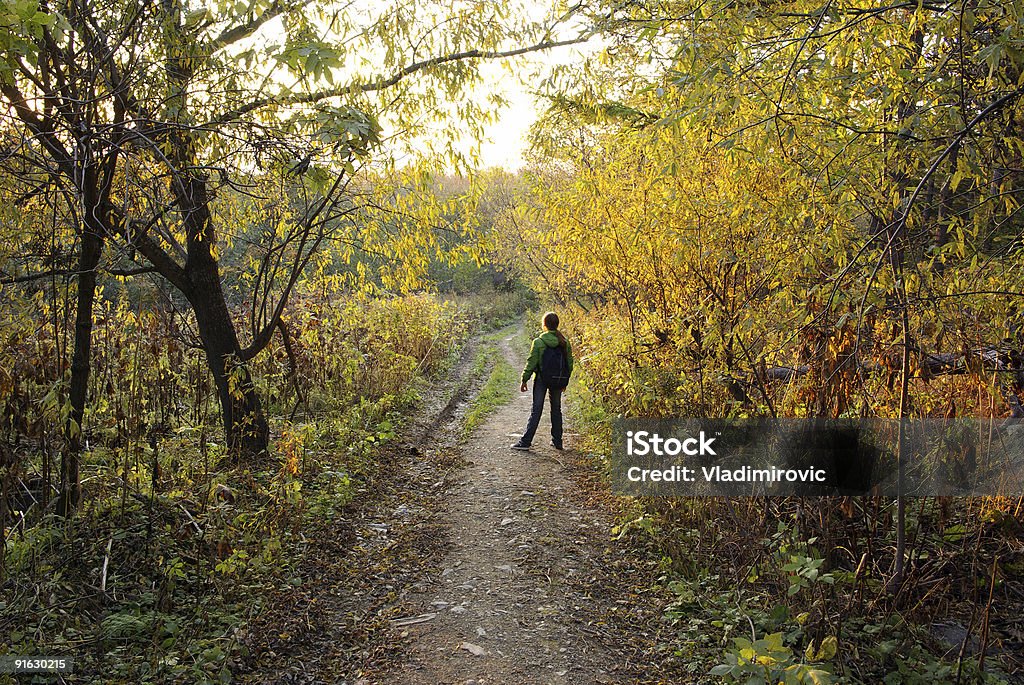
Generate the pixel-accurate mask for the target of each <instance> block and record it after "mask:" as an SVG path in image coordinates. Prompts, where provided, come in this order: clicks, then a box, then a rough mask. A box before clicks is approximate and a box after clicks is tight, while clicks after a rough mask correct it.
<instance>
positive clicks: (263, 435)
mask: <svg viewBox="0 0 1024 685" xmlns="http://www.w3.org/2000/svg"><path fill="white" fill-rule="evenodd" d="M189 277H190V280H191V281H192V285H193V292H192V293H191V296H190V297H189V301H190V302H191V304H192V310H193V311H194V312H195V315H196V324H197V325H198V327H199V336H200V338H201V339H202V341H203V350H204V351H205V352H206V363H207V365H208V366H209V368H210V372H211V373H212V374H213V380H214V382H215V383H216V384H217V395H218V397H219V398H220V408H221V419H222V421H223V423H224V434H225V436H226V438H227V442H228V449H229V451H230V452H231V453H232V454H233V455H234V456H235V457H236V458H238V457H248V456H255V455H257V454H260V453H263V452H265V451H266V450H267V445H268V441H269V429H268V427H267V420H266V417H265V416H264V414H263V407H262V404H261V402H260V398H259V395H258V394H257V392H256V388H255V386H254V385H253V382H252V376H251V375H250V373H249V368H248V367H247V366H246V365H245V364H244V363H243V362H242V361H241V357H240V353H241V348H240V346H239V344H238V335H237V334H236V333H235V327H234V323H233V322H232V320H231V313H230V311H229V310H228V306H227V302H226V300H225V299H224V291H223V289H222V288H221V283H220V273H219V269H218V267H217V263H216V261H212V260H211V262H209V263H207V264H204V265H203V266H201V267H199V266H195V265H192V268H190V269H189Z"/></svg>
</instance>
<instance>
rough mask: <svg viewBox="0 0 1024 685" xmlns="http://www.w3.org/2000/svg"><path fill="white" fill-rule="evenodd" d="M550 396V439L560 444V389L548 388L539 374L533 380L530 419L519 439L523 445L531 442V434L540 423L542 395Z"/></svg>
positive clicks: (542, 407) (542, 406)
mask: <svg viewBox="0 0 1024 685" xmlns="http://www.w3.org/2000/svg"><path fill="white" fill-rule="evenodd" d="M545 395H548V396H550V397H551V440H552V442H554V443H555V444H556V445H559V446H561V444H562V391H561V389H559V388H549V387H547V386H546V385H544V381H543V380H541V377H540V376H536V377H535V378H534V381H533V408H532V409H531V410H530V420H529V421H528V422H527V424H526V432H525V433H523V437H522V439H521V440H520V441H519V442H521V443H522V444H524V445H529V444H531V443H532V442H533V436H534V434H536V432H537V426H539V425H540V417H541V415H542V414H543V413H544V396H545Z"/></svg>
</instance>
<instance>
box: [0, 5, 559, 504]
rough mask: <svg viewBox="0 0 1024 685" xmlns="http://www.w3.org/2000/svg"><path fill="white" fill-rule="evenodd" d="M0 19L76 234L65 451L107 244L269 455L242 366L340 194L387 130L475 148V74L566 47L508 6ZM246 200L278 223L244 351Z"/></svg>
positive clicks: (197, 10) (21, 96) (133, 9)
mask: <svg viewBox="0 0 1024 685" xmlns="http://www.w3.org/2000/svg"><path fill="white" fill-rule="evenodd" d="M0 11H2V13H3V15H4V22H3V27H4V28H3V30H2V34H0V46H2V49H3V60H2V62H0V78H2V88H0V91H2V95H3V101H4V105H5V106H6V114H7V121H6V125H7V127H8V128H9V129H10V130H12V131H15V134H16V135H15V139H16V140H17V141H19V142H18V143H17V146H18V149H19V150H21V151H24V152H27V151H31V155H27V154H26V155H22V156H23V157H25V158H27V157H29V156H31V157H32V158H33V159H38V160H39V161H40V164H39V167H38V169H37V172H38V173H39V174H41V175H44V176H45V177H46V178H47V179H49V180H50V181H51V182H53V183H54V184H57V185H59V186H60V187H61V188H63V189H64V190H65V192H67V193H70V194H71V196H72V197H73V199H74V201H75V203H76V204H77V205H78V215H79V216H80V217H81V219H82V223H81V225H80V226H79V228H78V235H79V247H78V267H77V269H76V274H77V278H78V289H77V298H78V302H77V314H76V316H77V323H76V332H77V335H76V343H75V351H74V362H73V364H72V366H73V368H74V372H73V374H72V382H71V405H72V409H71V417H70V420H69V427H68V434H69V437H70V443H71V450H70V451H71V453H72V454H73V453H74V452H76V451H77V447H78V445H77V442H76V438H75V436H76V435H77V434H78V432H79V431H80V430H81V418H82V416H83V408H84V404H85V388H86V387H87V383H86V381H87V379H88V360H89V335H90V326H91V324H90V322H91V303H92V301H93V298H94V289H95V273H96V270H97V267H98V265H99V264H100V263H101V260H102V258H103V257H102V253H103V249H104V245H106V244H111V245H112V246H114V248H115V250H114V254H115V255H116V259H118V260H122V261H123V260H126V259H127V260H128V261H129V262H132V263H130V264H127V265H125V266H126V267H131V268H134V269H137V270H145V271H150V272H152V273H153V274H155V275H156V276H157V277H159V278H160V279H163V280H164V281H166V282H167V283H169V284H170V285H171V286H173V288H175V289H176V290H177V291H178V292H180V293H181V295H182V296H183V297H184V298H185V300H187V302H188V304H189V306H190V307H191V310H192V312H193V313H194V316H195V320H196V323H197V327H198V331H199V335H200V337H201V340H202V345H203V348H204V350H205V351H206V357H207V361H208V365H209V367H210V371H211V373H212V375H213V377H214V379H215V381H216V384H217V388H218V391H219V396H220V403H221V410H222V415H223V423H224V430H225V434H226V438H227V441H228V444H229V445H230V447H231V448H232V449H233V450H234V451H236V452H237V453H240V454H254V453H258V452H261V451H263V450H264V449H265V448H266V445H267V423H266V418H265V416H264V413H263V411H262V408H261V406H260V399H259V397H258V395H257V393H256V391H255V389H254V386H253V382H252V378H251V376H250V372H249V370H248V366H247V362H248V361H249V360H250V359H251V358H252V357H253V356H254V355H256V354H258V353H259V351H260V350H261V349H262V348H263V347H264V346H265V345H266V344H267V343H268V341H269V340H270V339H271V337H272V336H273V334H274V332H275V330H276V329H277V326H278V322H279V321H280V316H281V314H282V312H283V311H284V308H285V306H286V303H287V301H288V296H289V294H290V292H291V289H292V286H294V284H295V282H296V280H297V278H298V275H299V274H300V273H301V272H302V270H303V268H304V267H305V266H306V265H307V264H308V263H309V261H310V259H311V258H312V256H313V255H314V254H315V253H316V252H317V250H318V249H320V248H321V247H322V246H323V245H324V244H325V243H327V242H328V241H330V240H331V237H332V232H333V231H334V230H336V229H337V227H338V226H339V225H340V224H341V223H343V219H344V217H346V216H348V215H349V214H350V213H351V209H352V206H351V202H350V201H349V198H348V196H347V195H346V193H345V189H346V186H347V184H348V183H349V181H350V179H351V178H352V177H353V176H354V174H356V173H357V170H358V167H359V164H360V162H361V161H362V160H365V159H366V158H367V156H368V155H369V154H370V153H371V151H372V150H374V149H375V148H376V146H378V145H379V143H380V141H381V133H382V131H386V132H387V133H388V135H391V136H396V135H410V136H415V135H417V134H422V133H423V132H424V131H425V130H426V127H428V126H429V125H430V124H431V123H433V122H436V121H438V120H439V119H441V118H444V117H447V116H450V115H454V116H457V117H459V118H460V119H461V120H462V121H464V122H467V126H468V127H469V129H470V133H472V132H473V130H478V128H479V125H480V122H481V121H482V120H483V119H485V118H486V116H487V113H486V111H484V110H482V109H481V106H478V105H477V104H475V103H474V101H473V100H472V99H456V98H455V95H456V94H457V93H459V92H461V91H463V89H465V88H468V87H471V86H472V84H473V83H475V82H476V81H477V80H478V76H477V72H476V66H477V64H478V62H479V61H480V60H483V59H497V58H506V57H513V56H515V55H519V54H522V53H524V52H528V51H531V50H541V49H545V48H548V47H551V46H553V45H558V44H560V42H566V41H565V40H563V41H559V40H558V39H557V38H556V37H555V34H554V31H555V30H556V28H557V26H558V20H557V19H555V18H551V19H545V20H544V21H541V22H534V21H530V20H527V19H524V18H522V17H521V16H520V15H519V14H518V13H517V12H514V11H511V10H510V9H509V8H508V7H507V6H505V5H504V4H501V3H497V4H475V3H465V4H457V5H455V6H451V5H449V4H447V3H435V2H416V3H404V2H403V3H388V4H378V5H373V6H367V7H363V6H354V5H351V4H348V5H336V4H335V3H331V2H309V1H301V2H287V1H285V0H253V1H252V2H241V3H236V2H218V3H214V4H213V5H209V6H208V5H203V4H199V5H197V4H193V3H189V2H185V1H183V0H165V1H161V2H157V3H133V2H122V1H120V0H110V1H109V2H104V3H84V2H78V1H72V2H65V3H56V4H55V3H47V4H40V3H37V2H33V1H32V0H17V1H11V2H5V3H4V4H3V6H2V9H0ZM567 40H570V41H571V40H576V38H570V39H567ZM448 102H456V103H457V104H456V105H452V106H449V105H448V104H446V103H448ZM447 130H448V131H449V132H450V133H449V134H448V135H441V136H434V137H433V138H432V139H433V140H435V141H439V145H438V147H439V151H441V152H449V153H452V154H455V153H454V150H455V149H456V146H455V141H456V140H457V139H458V138H459V137H460V133H461V132H459V131H457V130H453V129H450V128H449V129H447ZM268 187H272V188H277V189H282V188H287V189H288V190H287V194H288V195H289V196H290V197H291V198H299V199H300V202H299V205H301V206H296V205H295V204H294V203H293V204H292V205H291V206H288V207H287V208H285V207H282V206H280V205H279V204H276V202H273V201H271V200H274V199H275V198H273V197H272V196H271V194H268V193H266V192H264V191H265V190H266V188H268ZM239 194H243V195H244V194H249V195H255V196H257V198H262V200H263V201H264V202H267V203H268V204H270V205H272V206H271V207H269V208H268V211H269V212H270V213H276V215H275V217H274V219H273V221H272V222H271V223H273V224H274V230H272V231H270V232H269V233H267V234H266V235H265V238H266V242H265V243H264V244H263V245H262V246H261V248H260V252H261V253H262V255H263V258H261V259H257V260H256V263H255V266H254V268H256V269H257V270H262V271H261V275H260V276H259V279H258V280H262V281H263V283H264V285H266V286H267V287H268V288H269V289H270V291H271V292H273V298H272V300H271V301H270V302H269V303H267V302H266V301H264V302H263V304H262V305H261V306H260V307H257V308H255V309H254V311H257V312H258V314H259V316H260V317H261V320H260V322H259V325H252V326H250V328H251V329H252V333H251V336H250V339H248V340H242V339H240V336H239V333H238V330H237V328H236V323H235V321H234V320H233V317H232V311H231V308H230V307H229V303H228V301H227V300H226V298H225V293H224V289H223V286H222V269H221V264H220V254H221V253H222V251H223V250H224V248H225V247H226V246H227V245H230V243H231V241H232V239H233V236H234V234H235V233H236V229H237V227H236V226H233V225H231V223H230V220H231V219H232V218H234V219H237V218H238V217H237V214H235V215H232V214H231V213H230V212H222V200H224V199H225V198H227V197H229V196H232V195H233V196H236V197H237V196H238V195H239ZM278 199H279V196H278ZM253 206H260V203H259V202H256V203H254V205H253ZM264 206H266V205H264ZM285 209H287V211H285ZM268 267H270V268H269V270H268ZM271 271H273V272H274V273H275V274H276V276H275V278H274V279H273V283H270V281H269V280H268V277H269V276H270V274H271ZM254 297H257V295H255V294H254ZM74 463H76V462H75V461H74V459H72V461H71V462H69V465H68V468H67V469H66V477H67V480H68V482H69V483H70V485H69V487H71V488H72V489H74V488H75V486H74V482H75V481H76V478H75V475H74Z"/></svg>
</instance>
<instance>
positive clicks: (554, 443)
mask: <svg viewBox="0 0 1024 685" xmlns="http://www.w3.org/2000/svg"><path fill="white" fill-rule="evenodd" d="M551 446H552V447H554V448H555V449H556V450H558V451H559V452H561V451H562V450H564V449H565V448H564V447H562V446H561V445H560V444H559V443H557V442H555V441H554V440H552V441H551Z"/></svg>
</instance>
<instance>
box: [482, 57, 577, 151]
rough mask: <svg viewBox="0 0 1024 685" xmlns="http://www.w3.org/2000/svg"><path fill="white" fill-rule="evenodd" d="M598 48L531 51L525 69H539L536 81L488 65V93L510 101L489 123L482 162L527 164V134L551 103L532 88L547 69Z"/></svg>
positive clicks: (497, 66) (527, 71)
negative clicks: (494, 93) (524, 161)
mask: <svg viewBox="0 0 1024 685" xmlns="http://www.w3.org/2000/svg"><path fill="white" fill-rule="evenodd" d="M591 49H594V48H592V47H590V48H588V46H586V45H580V46H565V47H560V48H554V49H552V50H550V51H547V52H545V53H543V54H539V53H534V54H531V55H527V56H526V58H525V60H526V63H525V64H524V67H525V68H524V69H523V70H522V72H521V73H523V74H528V73H530V72H534V71H539V72H540V73H539V74H538V75H537V76H536V77H535V78H534V79H531V80H532V81H533V83H527V84H526V85H522V84H521V83H520V78H518V77H517V76H516V75H515V74H511V73H509V71H508V70H507V69H504V68H502V67H501V66H500V65H498V64H487V65H484V67H483V69H482V71H483V73H484V74H485V84H484V86H483V88H482V89H483V90H484V95H486V92H487V91H488V90H491V91H493V92H496V93H500V94H502V95H503V96H504V97H505V99H506V100H508V102H509V104H508V106H507V107H505V108H504V109H503V110H502V112H501V113H500V118H499V119H498V121H497V122H495V123H494V124H491V125H490V126H488V127H487V131H486V136H487V138H488V139H489V141H485V142H484V143H483V144H482V145H481V147H480V165H481V166H482V167H483V168H487V167H503V168H505V169H507V170H508V171H516V170H518V169H519V168H520V167H522V166H523V153H524V152H526V145H527V142H526V136H527V133H528V132H529V130H530V126H531V125H532V124H533V123H534V122H535V121H536V120H537V118H538V116H539V115H540V114H541V113H542V112H543V110H544V108H545V107H546V106H547V105H546V103H545V102H542V101H539V100H538V99H537V98H536V97H534V95H533V94H532V93H531V92H530V91H531V90H533V89H534V88H535V87H536V84H537V83H539V82H540V80H541V79H542V78H543V72H544V70H545V69H547V68H550V67H552V66H555V65H558V64H570V63H573V62H580V61H582V60H583V55H584V53H585V52H586V51H588V50H591Z"/></svg>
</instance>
